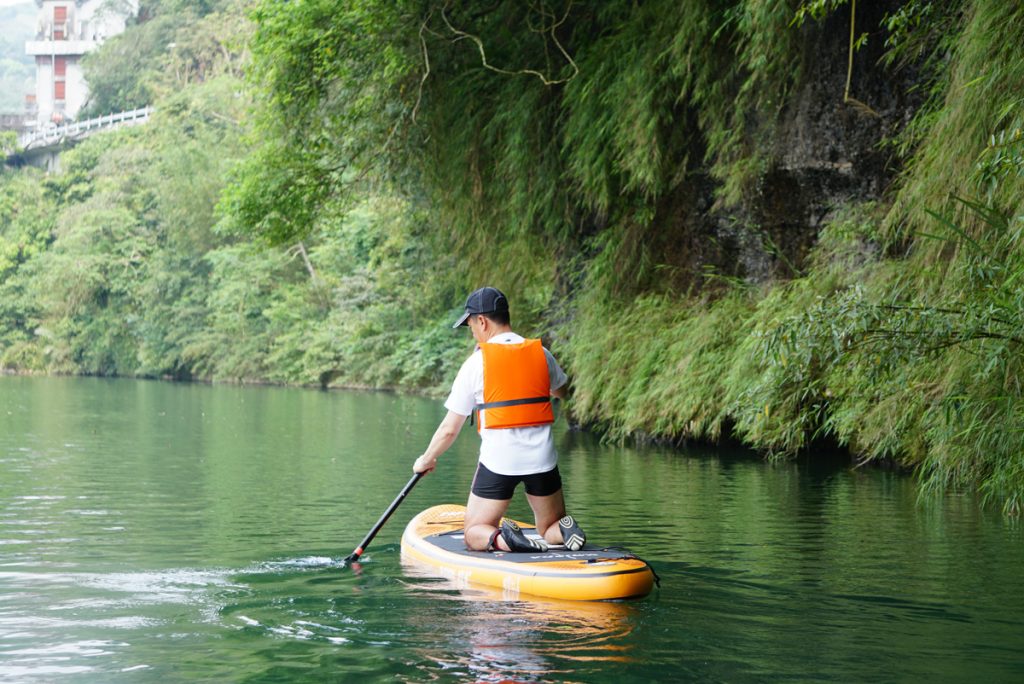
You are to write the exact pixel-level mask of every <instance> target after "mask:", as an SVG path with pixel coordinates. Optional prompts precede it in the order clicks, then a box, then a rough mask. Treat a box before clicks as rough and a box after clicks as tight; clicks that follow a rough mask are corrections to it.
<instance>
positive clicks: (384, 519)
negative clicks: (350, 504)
mask: <svg viewBox="0 0 1024 684" xmlns="http://www.w3.org/2000/svg"><path fill="white" fill-rule="evenodd" d="M425 474H426V473H416V474H415V475H413V476H412V479H410V480H409V481H408V482H407V483H406V485H405V487H403V488H402V491H401V492H399V493H398V497H397V498H395V500H394V501H392V502H391V505H390V506H388V509H387V510H386V511H384V514H383V515H381V516H380V520H378V521H377V524H376V525H374V526H373V529H371V530H370V531H369V532H368V533H367V534H366V537H364V538H363V541H361V542H360V543H359V546H357V547H356V550H355V551H353V552H352V553H351V554H349V556H348V558H346V559H345V562H346V563H351V562H353V561H357V560H359V557H360V556H362V555H363V553H364V552H365V551H366V547H367V546H369V545H370V542H371V541H373V538H374V537H376V536H377V533H378V532H380V529H381V528H382V527H384V523H386V522H387V521H388V518H390V517H391V514H392V513H394V512H395V509H396V508H398V506H399V504H401V503H402V501H403V500H404V499H405V497H406V496H407V495H408V494H409V492H411V491H412V488H413V487H415V486H416V483H417V482H419V481H420V478H421V477H423V476H424V475H425Z"/></svg>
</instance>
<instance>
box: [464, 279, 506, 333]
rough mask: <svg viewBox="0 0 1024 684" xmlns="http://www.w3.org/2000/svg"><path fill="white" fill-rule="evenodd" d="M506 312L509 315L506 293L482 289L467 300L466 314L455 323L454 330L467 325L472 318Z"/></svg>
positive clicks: (489, 288) (486, 288) (496, 289)
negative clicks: (478, 315)
mask: <svg viewBox="0 0 1024 684" xmlns="http://www.w3.org/2000/svg"><path fill="white" fill-rule="evenodd" d="M499 311H504V312H506V313H508V299H506V298H505V293H504V292H502V291H501V290H499V289H498V288H496V287H481V288H480V289H479V290H476V291H475V292H473V294H471V295H469V297H467V298H466V313H464V314H462V316H460V317H459V320H457V321H455V325H453V326H452V327H453V328H458V327H459V326H460V325H466V321H468V320H469V317H470V316H475V315H477V314H489V313H497V312H499Z"/></svg>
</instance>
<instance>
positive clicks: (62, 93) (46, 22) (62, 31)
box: [25, 0, 138, 126]
mask: <svg viewBox="0 0 1024 684" xmlns="http://www.w3.org/2000/svg"><path fill="white" fill-rule="evenodd" d="M36 5H37V6H38V7H39V19H38V21H37V26H36V39H35V40H30V41H27V42H26V43H25V52H26V54H29V55H32V56H34V57H35V59H36V93H35V106H36V116H35V124H36V126H45V125H47V124H48V123H51V122H54V123H60V122H64V121H67V120H72V119H74V118H75V117H76V116H77V114H78V111H79V110H80V109H81V108H82V106H83V105H84V104H85V99H86V97H87V96H88V94H89V90H88V86H87V85H86V83H85V79H84V78H83V77H82V67H81V64H80V61H81V59H82V55H84V54H85V53H86V52H89V51H90V50H92V49H94V48H96V47H97V46H99V45H100V44H101V43H102V42H103V41H104V40H106V39H107V38H109V37H111V36H115V35H117V34H118V33H121V32H122V31H124V29H125V21H126V20H127V18H128V17H129V16H133V15H134V14H135V13H136V12H137V11H138V0H36Z"/></svg>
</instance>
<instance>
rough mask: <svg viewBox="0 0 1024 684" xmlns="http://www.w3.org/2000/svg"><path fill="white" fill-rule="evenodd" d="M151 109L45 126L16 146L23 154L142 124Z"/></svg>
mask: <svg viewBox="0 0 1024 684" xmlns="http://www.w3.org/2000/svg"><path fill="white" fill-rule="evenodd" d="M153 111H154V108H153V107H142V108H141V109H133V110H131V111H127V112H118V113H116V114H107V115H106V116H98V117H96V118H95V119H86V120H85V121H75V122H72V123H67V124H63V125H61V126H47V127H46V128H43V129H41V130H38V131H30V132H28V133H24V134H22V135H21V136H19V137H18V146H19V147H21V149H22V150H23V151H25V152H27V151H29V150H32V149H37V148H40V147H49V146H50V145H55V144H57V143H60V142H63V141H65V140H78V139H80V138H84V137H86V136H88V135H91V134H92V133H95V132H98V131H101V130H103V129H107V128H115V127H117V126H121V125H125V124H136V123H143V122H145V121H148V120H149V115H150V114H152V113H153Z"/></svg>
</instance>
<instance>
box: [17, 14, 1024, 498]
mask: <svg viewBox="0 0 1024 684" xmlns="http://www.w3.org/2000/svg"><path fill="white" fill-rule="evenodd" d="M145 7H146V8H148V9H147V11H148V12H149V13H150V16H151V17H152V18H151V19H150V21H148V22H142V23H140V24H139V26H138V27H136V29H134V30H133V31H129V32H128V33H126V34H125V36H124V38H123V40H122V41H120V43H121V44H122V45H140V46H141V47H139V48H138V49H140V50H143V51H144V52H145V53H146V54H149V55H151V57H150V59H149V60H148V62H147V64H148V66H147V69H146V72H145V73H146V74H147V76H146V77H145V78H144V79H142V80H140V81H135V82H133V81H131V78H132V76H131V70H129V69H127V67H126V66H125V65H124V63H123V62H124V60H123V59H119V58H118V55H119V54H121V53H116V52H114V48H116V47H117V45H118V39H114V40H111V41H109V42H108V44H107V45H105V46H104V49H103V50H101V51H100V52H99V53H97V55H96V58H95V60H93V67H92V71H91V72H90V73H89V78H90V83H91V84H93V86H94V89H95V92H97V93H99V94H102V96H103V97H105V98H109V101H110V102H117V99H118V97H119V95H118V93H123V98H127V99H125V105H127V106H134V105H135V104H137V103H136V102H135V101H134V100H131V98H134V97H138V96H139V93H140V92H141V91H140V88H145V89H146V90H147V96H148V97H151V98H152V99H153V102H155V103H156V104H157V106H158V113H157V115H156V117H155V119H154V121H152V122H151V123H150V124H147V126H145V127H143V128H138V129H131V130H127V131H122V132H117V133H112V134H107V135H104V136H98V137H95V138H92V139H90V140H89V141H87V142H85V143H83V144H81V145H80V146H78V147H77V148H75V149H74V150H72V151H70V152H68V153H66V154H65V155H64V157H63V160H62V163H63V167H64V168H63V172H62V173H61V174H58V175H53V176H46V177H44V176H42V175H40V174H38V173H35V172H33V171H32V170H29V169H21V170H17V171H7V172H5V175H4V177H3V179H2V182H0V230H2V232H0V289H2V304H0V306H2V307H3V310H2V313H0V364H2V365H3V366H4V367H5V368H12V369H19V370H30V371H40V372H66V373H98V374H119V375H142V376H153V377H161V376H171V377H178V378H202V379H211V380H231V381H271V382H287V383H305V384H318V383H319V384H323V385H325V386H330V385H362V386H373V387H397V388H406V389H418V390H426V391H443V389H444V387H445V385H446V383H448V382H450V379H451V377H452V376H453V374H454V370H455V368H456V367H457V364H458V363H459V361H460V359H461V357H462V356H463V355H464V354H465V352H466V351H467V349H468V347H467V344H468V342H467V340H466V339H464V338H463V337H459V336H455V337H453V336H452V333H451V331H450V330H448V329H447V327H446V322H447V321H448V320H450V319H451V317H452V314H453V313H454V311H455V310H457V309H458V308H459V304H460V303H461V300H462V298H463V297H464V296H465V292H466V291H468V290H469V289H472V288H473V287H475V286H477V285H479V284H480V283H483V282H487V283H490V284H495V285H498V286H500V287H502V288H503V289H505V290H506V291H508V292H509V293H510V294H511V293H514V297H513V299H514V302H515V303H516V304H517V306H516V312H515V316H516V319H517V322H518V327H520V329H521V330H522V331H523V332H524V333H527V334H535V335H543V336H544V337H545V339H546V340H547V341H548V343H549V345H550V346H552V347H553V349H554V351H555V352H556V354H557V355H558V356H559V357H560V358H561V359H562V360H563V361H564V363H565V365H566V366H567V369H568V370H569V371H570V374H571V376H572V377H573V382H574V397H573V399H572V402H571V410H572V414H573V416H574V419H575V420H578V421H580V422H582V423H584V424H587V425H590V426H594V427H597V428H599V429H601V430H602V431H604V432H605V433H606V434H608V435H609V436H610V437H612V438H629V437H632V436H640V435H642V436H644V437H647V438H659V439H666V440H680V439H691V438H692V439H702V440H712V441H714V440H718V439H721V438H723V437H725V436H727V435H728V436H732V437H736V438H738V439H741V440H742V441H743V442H745V443H747V444H749V445H751V446H753V447H755V448H757V449H760V450H762V451H763V452H764V453H766V454H767V455H769V456H770V457H773V458H785V457H787V456H790V455H792V454H794V453H797V452H799V451H800V450H802V449H806V448H808V447H809V446H810V445H812V444H814V443H819V442H822V441H825V442H830V443H834V444H839V445H842V446H845V447H848V448H849V449H850V451H851V453H853V454H854V456H855V457H856V458H857V459H858V460H860V461H864V462H870V461H873V460H877V459H886V460H890V461H896V462H899V463H902V464H904V465H906V466H907V467H910V468H913V469H914V470H915V471H916V472H917V473H918V474H919V475H920V477H921V481H922V482H923V484H924V488H923V490H922V491H930V490H936V491H947V490H949V489H951V488H953V489H957V488H962V489H977V490H978V491H980V492H981V493H982V495H983V496H984V498H985V499H986V500H987V501H989V502H991V503H993V504H996V505H1000V506H1002V507H1003V508H1004V510H1006V511H1007V512H1013V513H1016V512H1019V511H1020V509H1021V506H1022V504H1024V501H1022V496H1024V443H1022V442H1024V437H1022V436H1024V398H1022V396H1021V387H1020V384H1019V380H1018V379H1019V378H1020V377H1021V370H1022V369H1021V368H1020V366H1021V361H1020V359H1021V343H1022V341H1024V340H1022V333H1021V332H1020V331H1021V330H1022V329H1024V325H1022V324H1024V320H1022V319H1024V313H1022V311H1024V277H1021V272H1022V269H1024V258H1022V253H1021V247H1020V245H1021V241H1020V237H1021V236H1020V233H1021V229H1022V227H1024V220H1022V214H1024V208H1022V206H1021V197H1024V193H1022V190H1024V187H1022V186H1024V139H1022V135H1021V129H1022V128H1024V100H1022V98H1021V95H1020V92H1021V88H1020V86H1021V83H1022V81H1024V58H1021V57H1020V56H1019V54H1018V52H1019V51H1017V50H1015V49H1014V46H1016V45H1019V44H1020V41H1021V38H1022V36H1021V35H1019V34H1020V33H1021V31H1022V30H1024V28H1022V27H1024V16H1022V15H1024V10H1021V9H1020V8H1019V7H1017V6H1016V5H1015V4H1014V3H993V2H986V1H983V0H976V1H970V2H969V1H965V2H957V3H938V2H928V1H926V0H909V1H906V2H896V1H893V2H887V3H871V4H869V5H868V6H867V7H865V6H864V3H860V6H858V4H857V3H856V2H854V1H853V0H815V1H814V2H803V3H801V2H797V1H795V0H794V1H792V2H787V1H784V0H780V1H779V2H768V3H765V2H753V1H750V0H735V1H734V2H729V3H712V2H706V3H705V2H693V3H683V4H682V5H680V4H679V3H674V2H668V0H652V1H651V2H646V3H640V4H637V3H633V2H599V3H591V2H569V1H568V0H566V1H559V2H555V1H550V2H546V1H541V2H536V3H497V4H495V3H444V2H393V1H388V2H360V3H346V2H338V1H336V0H306V1H305V2H301V3H278V2H220V3H216V2H209V3H205V4H204V5H203V6H202V8H201V11H196V9H195V8H194V7H189V8H184V6H182V7H179V6H178V5H175V4H174V3H173V2H163V3H150V4H149V5H148V6H145ZM161 13H163V14H161ZM161 16H162V17H163V19H160V17H161ZM157 21H162V22H164V24H163V25H164V26H166V27H172V26H173V27H175V30H174V31H170V29H169V28H168V29H166V30H161V31H156V30H153V26H155V25H156V24H154V22H157ZM147 25H148V27H149V28H147ZM161 41H162V42H161ZM171 43H173V46H172V47H170V48H169V47H168V46H169V45H170V44H171ZM111 46H113V47H111ZM129 100H131V101H130V102H129ZM105 106H107V108H110V105H109V104H107V103H105Z"/></svg>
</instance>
